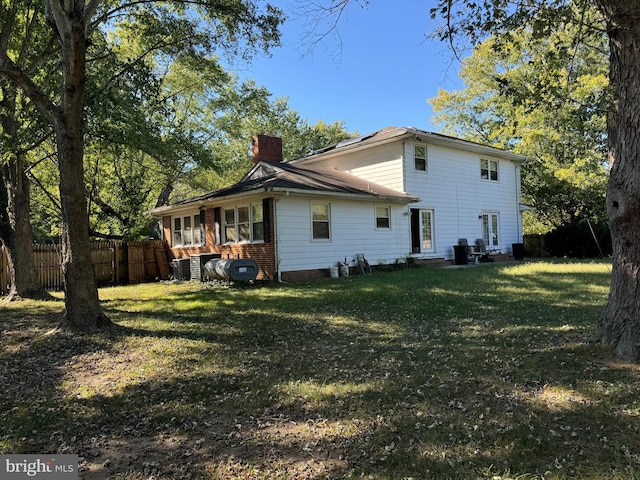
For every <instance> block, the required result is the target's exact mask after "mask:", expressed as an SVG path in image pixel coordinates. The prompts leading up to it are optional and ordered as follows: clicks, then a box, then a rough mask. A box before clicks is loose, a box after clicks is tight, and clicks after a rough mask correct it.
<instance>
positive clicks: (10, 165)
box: [0, 88, 49, 301]
mask: <svg viewBox="0 0 640 480" xmlns="http://www.w3.org/2000/svg"><path fill="white" fill-rule="evenodd" d="M2 93H3V99H2V107H3V110H4V111H3V114H2V116H1V123H2V130H3V132H4V134H5V135H6V136H7V137H9V138H11V139H14V140H16V139H17V134H18V126H17V120H16V99H15V91H13V90H12V89H10V88H6V89H4V90H3V92H2ZM11 143H13V144H15V145H17V144H18V142H17V140H16V141H14V142H11ZM2 180H3V182H4V189H5V190H4V193H6V197H5V199H6V205H5V207H6V210H5V211H4V212H2V213H1V214H0V222H1V223H2V228H0V242H1V243H2V244H3V245H4V246H5V247H6V249H7V258H8V260H9V275H10V279H11V288H10V290H9V293H8V295H7V296H6V297H5V301H13V300H19V299H22V298H48V297H49V294H48V293H47V292H46V291H45V290H44V288H42V286H41V285H40V284H39V283H38V278H37V276H36V271H35V268H34V263H33V247H32V244H33V231H32V229H31V221H30V212H31V206H30V186H29V179H28V178H27V176H26V174H25V173H24V158H23V153H21V152H5V158H4V159H3V164H2ZM3 203H4V202H3Z"/></svg>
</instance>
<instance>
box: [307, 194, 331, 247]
mask: <svg viewBox="0 0 640 480" xmlns="http://www.w3.org/2000/svg"><path fill="white" fill-rule="evenodd" d="M311 217H312V224H313V226H312V231H313V233H312V236H313V239H314V240H330V239H331V228H330V208H329V204H328V203H312V204H311Z"/></svg>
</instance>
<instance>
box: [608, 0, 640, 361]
mask: <svg viewBox="0 0 640 480" xmlns="http://www.w3.org/2000/svg"><path fill="white" fill-rule="evenodd" d="M600 5H601V7H602V8H603V10H604V11H605V14H606V15H607V18H609V19H610V20H609V24H608V34H609V43H610V49H611V67H610V68H611V70H610V83H611V89H612V95H613V96H614V99H613V100H614V102H613V105H614V106H613V108H612V110H611V112H610V114H609V117H608V119H607V129H608V136H609V152H610V153H609V162H610V167H611V171H610V179H609V185H608V189H607V213H608V215H609V224H610V227H611V236H612V240H613V270H612V277H611V290H610V292H609V302H608V305H607V309H606V311H605V313H604V315H603V316H602V318H601V320H600V324H599V328H598V336H599V338H600V339H601V340H602V341H603V342H605V343H607V344H609V345H611V346H612V347H614V348H615V352H616V355H617V356H618V358H620V359H621V360H624V361H630V362H640V81H639V79H640V20H639V19H640V4H639V3H638V2H637V0H606V1H605V0H600Z"/></svg>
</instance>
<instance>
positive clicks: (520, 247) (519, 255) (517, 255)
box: [511, 243, 524, 260]
mask: <svg viewBox="0 0 640 480" xmlns="http://www.w3.org/2000/svg"><path fill="white" fill-rule="evenodd" d="M511 248H512V249H513V258H514V259H515V260H522V259H524V243H512V244H511Z"/></svg>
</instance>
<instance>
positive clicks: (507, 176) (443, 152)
mask: <svg viewBox="0 0 640 480" xmlns="http://www.w3.org/2000/svg"><path fill="white" fill-rule="evenodd" d="M406 153H407V162H406V164H405V170H406V172H407V174H406V184H405V187H404V191H406V192H408V193H410V194H411V195H413V196H415V197H418V198H419V199H420V202H419V203H417V204H411V208H412V209H413V208H420V209H425V208H429V209H434V211H436V212H438V214H437V217H436V218H435V224H434V229H435V238H434V242H435V244H434V252H433V253H431V254H429V253H426V254H425V255H424V256H426V257H430V256H433V257H442V256H445V257H447V258H452V257H453V245H456V244H457V242H458V239H459V238H466V239H467V240H468V241H469V243H470V244H473V243H474V242H475V240H476V239H478V238H483V237H484V229H483V214H484V213H486V212H496V213H499V214H500V217H499V230H500V231H499V237H498V239H497V243H498V245H495V246H493V247H492V248H495V249H498V250H503V251H510V247H511V244H512V243H515V242H521V241H522V237H521V223H520V222H521V219H520V212H519V209H518V208H519V205H518V198H519V188H520V187H519V170H518V167H516V165H515V164H514V163H512V162H510V161H506V160H498V159H488V160H491V161H492V162H494V166H493V168H494V169H497V171H498V172H499V178H500V181H482V180H481V179H480V178H479V176H480V175H479V172H478V170H479V167H480V165H481V162H480V160H481V159H480V157H479V156H478V155H477V154H474V153H471V152H465V151H460V150H457V149H453V148H446V147H441V146H438V145H429V175H420V174H419V172H416V173H414V174H411V172H412V171H413V167H414V166H413V159H411V160H409V159H410V158H411V155H412V153H413V145H410V144H408V145H407V147H406ZM496 165H497V166H496Z"/></svg>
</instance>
